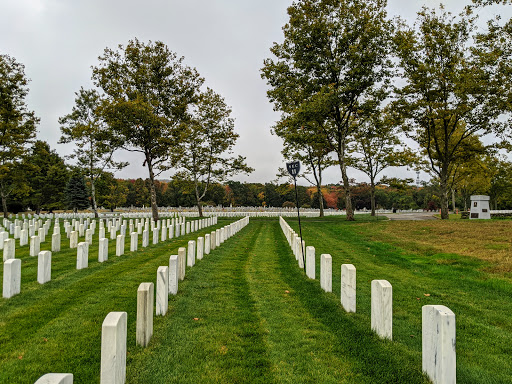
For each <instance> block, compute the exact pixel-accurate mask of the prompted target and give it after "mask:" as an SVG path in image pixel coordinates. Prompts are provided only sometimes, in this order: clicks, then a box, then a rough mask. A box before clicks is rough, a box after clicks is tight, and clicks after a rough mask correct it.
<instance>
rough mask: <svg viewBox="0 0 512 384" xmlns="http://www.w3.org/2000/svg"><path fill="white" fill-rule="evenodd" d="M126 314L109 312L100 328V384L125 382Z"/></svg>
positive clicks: (122, 383)
mask: <svg viewBox="0 0 512 384" xmlns="http://www.w3.org/2000/svg"><path fill="white" fill-rule="evenodd" d="M126 319H127V314H126V312H110V313H109V314H108V315H107V316H106V317H105V320H103V324H102V326H101V375H100V384H124V383H125V381H126V334H127V321H126Z"/></svg>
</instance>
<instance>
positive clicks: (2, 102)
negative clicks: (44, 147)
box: [0, 55, 39, 217]
mask: <svg viewBox="0 0 512 384" xmlns="http://www.w3.org/2000/svg"><path fill="white" fill-rule="evenodd" d="M27 84H28V79H27V77H26V76H25V68H24V66H23V64H20V63H18V62H17V61H16V60H15V59H14V58H12V57H10V56H8V55H0V197H1V198H2V209H3V213H4V217H6V216H7V199H8V198H9V196H11V194H13V192H15V191H19V190H20V182H21V180H20V177H19V176H20V175H19V173H18V172H14V169H15V168H16V167H17V164H19V163H20V162H21V161H22V159H23V156H24V155H25V154H26V152H27V147H28V144H30V142H31V141H32V139H33V138H34V137H35V135H36V126H37V124H38V123H39V119H38V118H37V117H36V116H35V114H34V112H33V111H29V110H28V109H27V105H26V103H25V98H26V97H27V94H28V91H29V89H28V86H27ZM25 189H26V188H25ZM27 190H28V189H27Z"/></svg>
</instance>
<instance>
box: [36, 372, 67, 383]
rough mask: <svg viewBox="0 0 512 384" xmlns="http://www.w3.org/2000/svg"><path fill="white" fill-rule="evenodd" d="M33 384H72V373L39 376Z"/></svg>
mask: <svg viewBox="0 0 512 384" xmlns="http://www.w3.org/2000/svg"><path fill="white" fill-rule="evenodd" d="M34 384H73V374H72V373H47V374H46V375H43V376H41V377H40V378H39V379H37V381H36V382H35V383H34Z"/></svg>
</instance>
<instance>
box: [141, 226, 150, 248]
mask: <svg viewBox="0 0 512 384" xmlns="http://www.w3.org/2000/svg"><path fill="white" fill-rule="evenodd" d="M148 245H149V230H147V229H145V230H144V231H143V232H142V248H146V247H147V246H148Z"/></svg>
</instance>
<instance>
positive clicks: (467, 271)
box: [287, 216, 512, 383]
mask: <svg viewBox="0 0 512 384" xmlns="http://www.w3.org/2000/svg"><path fill="white" fill-rule="evenodd" d="M342 220H343V219H340V218H334V217H331V218H325V219H323V220H318V219H303V220H301V221H302V223H303V225H302V233H303V237H304V240H305V241H306V244H307V245H313V246H315V248H316V254H317V271H318V268H319V257H320V254H322V253H329V254H331V255H332V257H333V292H334V293H333V295H336V296H337V297H339V292H340V274H341V272H340V266H341V264H343V263H351V264H354V265H355V266H356V268H357V294H358V296H357V311H358V313H359V314H360V316H361V321H362V322H366V325H367V326H368V327H369V326H370V318H369V314H370V282H371V280H374V279H386V280H388V281H389V282H390V283H391V284H392V286H393V340H394V343H396V344H399V345H401V346H403V347H405V348H406V349H407V350H409V351H413V352H414V351H417V352H421V307H422V306H423V305H426V304H442V305H446V306H447V307H449V308H450V309H451V310H452V311H453V312H454V313H455V315H456V322H457V382H459V383H512V317H511V313H512V274H511V265H512V260H511V256H512V245H511V244H512V236H511V234H512V221H504V220H490V221H489V220H487V221H478V220H471V221H470V220H460V221H440V220H436V221H378V222H377V221H374V220H371V221H370V219H369V218H366V219H365V218H362V217H359V216H357V221H355V222H350V223H349V222H343V221H342ZM366 220H368V221H366ZM287 221H288V223H289V224H290V225H291V226H292V227H293V228H294V229H295V230H298V226H297V222H296V220H295V221H294V220H287ZM365 221H366V222H365ZM418 358H419V360H418V362H419V364H421V359H420V356H419V355H418Z"/></svg>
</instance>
